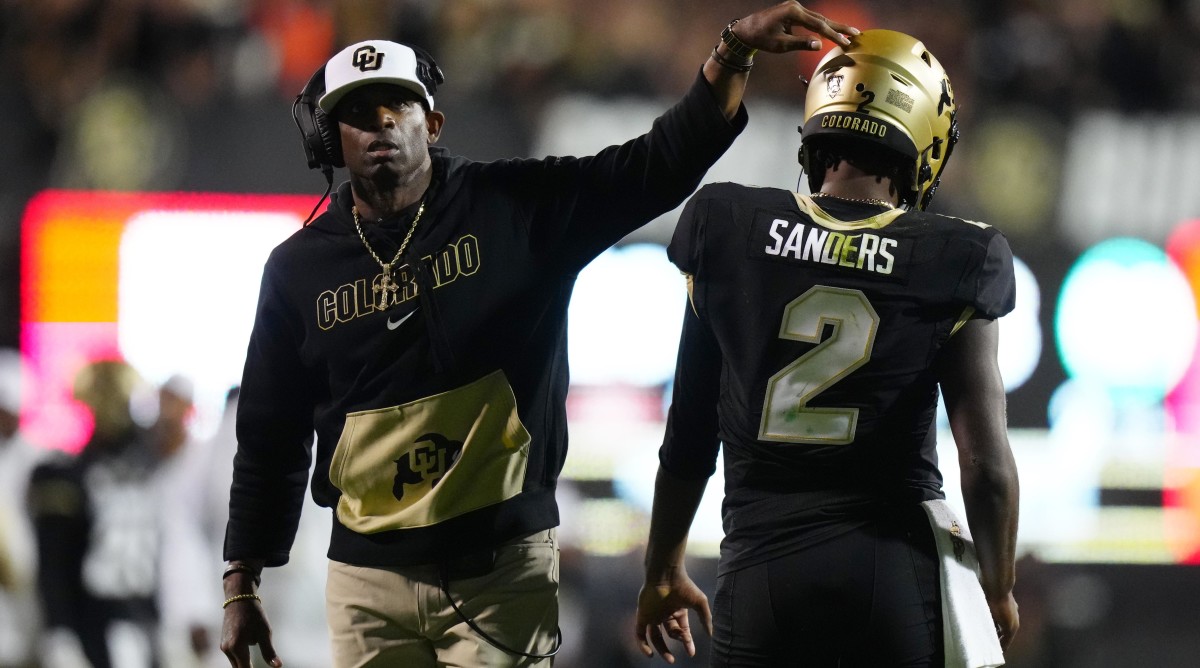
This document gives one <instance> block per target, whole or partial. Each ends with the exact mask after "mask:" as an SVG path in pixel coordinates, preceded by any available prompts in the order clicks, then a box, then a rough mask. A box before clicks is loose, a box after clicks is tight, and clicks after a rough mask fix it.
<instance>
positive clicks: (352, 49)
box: [317, 39, 433, 114]
mask: <svg viewBox="0 0 1200 668" xmlns="http://www.w3.org/2000/svg"><path fill="white" fill-rule="evenodd" d="M417 71H418V62H417V53H416V52H415V51H413V50H412V49H411V48H410V47H407V46H405V45H403V44H397V43H396V42H389V41H387V40H382V39H374V40H368V41H366V42H359V43H357V44H351V45H350V46H348V47H346V48H344V49H342V50H341V51H339V52H338V53H337V55H335V56H334V57H332V58H330V59H329V62H328V63H326V64H325V94H324V95H322V96H321V99H320V100H318V101H317V106H319V107H321V111H324V112H325V113H327V114H328V113H330V112H332V111H333V108H334V107H335V106H337V103H338V101H339V100H341V99H342V97H344V96H345V95H346V93H349V92H350V91H352V90H354V89H355V88H358V87H359V86H365V85H367V84H373V83H386V84H394V85H396V86H403V87H404V88H407V89H409V90H411V91H413V92H414V93H416V94H418V95H421V96H423V97H424V98H425V101H426V102H428V103H429V108H430V109H433V95H431V94H430V93H429V91H428V90H427V89H426V88H425V84H424V83H422V82H421V79H420V78H419V77H418V76H417Z"/></svg>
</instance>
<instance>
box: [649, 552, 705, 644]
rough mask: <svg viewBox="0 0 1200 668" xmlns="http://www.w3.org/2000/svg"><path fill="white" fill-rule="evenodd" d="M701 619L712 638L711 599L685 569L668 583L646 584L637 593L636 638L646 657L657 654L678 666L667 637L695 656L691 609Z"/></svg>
mask: <svg viewBox="0 0 1200 668" xmlns="http://www.w3.org/2000/svg"><path fill="white" fill-rule="evenodd" d="M689 608H690V609H692V610H695V611H696V613H697V614H698V615H700V622H701V623H702V624H703V626H704V630H705V631H706V632H707V633H708V634H709V635H710V636H711V635H712V612H711V611H709V608H708V597H707V596H705V595H704V592H702V591H700V588H699V587H697V586H696V583H694V582H692V580H691V578H689V577H688V576H687V573H685V572H683V570H682V569H680V570H678V571H677V574H676V575H675V576H673V577H671V578H669V579H667V580H665V581H662V582H657V583H652V582H649V581H647V582H646V584H644V585H642V590H641V592H640V593H638V606H637V621H636V623H635V624H636V628H635V629H634V635H635V636H636V637H637V641H638V647H640V648H641V650H642V653H643V654H645V655H646V656H648V657H649V656H654V652H655V650H657V651H658V653H659V654H660V655H661V656H662V658H663V660H665V661H666V662H667V663H675V655H674V654H672V653H671V650H670V649H668V648H667V641H666V639H665V638H664V637H663V631H664V630H666V634H667V636H669V637H671V638H673V639H674V640H677V641H679V642H681V643H683V648H684V651H686V652H687V655H688V656H696V642H695V639H694V638H693V637H692V629H691V625H690V624H689V622H688V609H689Z"/></svg>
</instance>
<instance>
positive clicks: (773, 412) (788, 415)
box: [758, 285, 879, 445]
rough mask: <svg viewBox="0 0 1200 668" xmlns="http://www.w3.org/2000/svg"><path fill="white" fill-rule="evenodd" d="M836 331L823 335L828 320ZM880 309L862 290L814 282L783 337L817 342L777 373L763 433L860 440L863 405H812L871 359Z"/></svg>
mask: <svg viewBox="0 0 1200 668" xmlns="http://www.w3.org/2000/svg"><path fill="white" fill-rule="evenodd" d="M826 324H830V325H833V334H832V335H831V336H830V337H829V338H827V339H825V340H824V341H822V340H821V333H822V331H823V330H824V329H825V325H826ZM878 328H879V314H877V313H876V312H875V309H874V308H873V307H872V306H871V303H870V302H869V301H867V296H866V295H864V294H863V293H862V292H861V291H860V290H850V289H846V288H834V287H829V286H824V285H816V286H813V287H812V288H810V289H809V290H808V292H805V293H804V294H802V295H800V296H799V297H797V298H795V299H793V300H792V301H791V303H789V304H788V305H787V307H785V308H784V310H783V323H782V325H781V326H780V328H779V338H781V339H790V340H792V341H806V342H808V343H815V344H817V346H816V347H815V348H813V349H811V350H809V351H808V352H806V353H804V354H803V355H801V356H800V357H798V358H796V360H795V361H793V362H792V363H791V364H789V365H787V366H786V367H784V368H783V369H781V370H780V371H779V372H778V373H776V374H775V375H773V376H771V379H770V380H769V381H767V394H766V398H765V399H764V400H763V414H762V423H761V424H760V425H759V428H758V438H759V439H760V440H763V441H782V442H787V443H813V444H821V445H845V444H847V443H850V442H852V441H853V440H854V430H855V427H856V426H857V424H858V409H857V408H834V407H820V408H815V407H811V406H809V405H808V404H809V402H810V401H812V400H813V399H814V398H815V397H816V396H817V395H819V394H820V393H822V392H824V391H825V390H826V389H828V388H829V387H830V386H831V385H833V384H834V383H836V382H838V381H839V380H841V379H842V378H845V377H846V376H847V375H849V374H850V373H851V372H852V371H854V370H855V369H857V368H859V367H860V366H862V365H863V364H866V363H867V360H869V359H871V349H872V348H874V346H875V332H876V330H877V329H878Z"/></svg>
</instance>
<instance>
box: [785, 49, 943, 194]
mask: <svg viewBox="0 0 1200 668" xmlns="http://www.w3.org/2000/svg"><path fill="white" fill-rule="evenodd" d="M957 111H958V105H956V104H955V102H954V92H953V89H952V88H951V87H950V78H949V77H948V76H947V75H946V70H945V69H943V68H942V66H941V64H940V63H938V61H937V59H936V58H934V57H933V54H932V53H930V52H929V50H928V49H926V48H925V45H924V44H922V43H921V42H920V40H917V39H915V38H913V37H910V36H908V35H906V34H904V33H900V32H896V31H894V30H866V31H863V33H862V34H860V35H857V36H851V37H850V45H849V46H845V47H835V48H833V49H832V50H830V52H829V53H828V54H826V55H825V57H824V58H822V59H821V62H820V63H819V64H818V65H817V69H816V71H815V72H814V73H813V77H812V81H811V82H810V83H809V85H808V95H807V96H806V98H805V104H804V125H803V126H802V128H801V133H802V139H801V150H800V162H801V163H802V164H803V165H804V170H805V171H806V172H808V173H809V174H810V175H811V174H813V169H811V168H810V167H811V166H810V164H809V162H810V161H811V160H810V158H811V153H812V151H811V149H810V148H807V146H806V145H807V144H808V143H809V142H810V141H811V140H812V139H813V138H814V137H820V136H823V135H837V136H843V137H852V138H857V139H860V140H866V141H869V142H874V143H876V144H879V145H882V146H886V147H887V148H889V149H892V150H894V151H897V152H899V153H900V154H902V155H904V156H906V157H907V158H910V159H911V160H912V161H913V174H912V176H913V178H912V182H911V183H912V188H911V190H910V191H909V192H901V193H900V196H901V201H902V202H903V203H904V204H905V205H906V206H909V207H910V208H911V207H916V208H918V209H922V210H923V209H925V208H926V207H927V206H929V201H930V200H931V199H932V198H933V193H934V191H935V190H937V187H938V182H939V181H940V180H941V176H942V169H943V168H944V167H945V166H946V161H947V160H949V158H950V152H951V151H952V150H953V148H954V144H955V143H956V142H957V141H958V123H957V122H956V121H955V120H954V116H955V113H956V112H957ZM822 178H823V177H822Z"/></svg>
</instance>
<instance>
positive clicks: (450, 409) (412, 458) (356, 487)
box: [329, 371, 530, 534]
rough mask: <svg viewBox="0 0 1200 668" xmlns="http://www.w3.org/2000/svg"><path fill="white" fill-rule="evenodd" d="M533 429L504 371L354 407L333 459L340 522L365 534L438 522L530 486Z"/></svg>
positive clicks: (497, 500)
mask: <svg viewBox="0 0 1200 668" xmlns="http://www.w3.org/2000/svg"><path fill="white" fill-rule="evenodd" d="M529 442H530V436H529V431H528V430H527V429H526V428H525V425H523V424H521V420H520V418H519V417H518V416H517V399H516V396H515V395H514V394H513V391H512V387H511V386H510V385H509V383H508V378H507V377H505V375H504V372H503V371H495V372H493V373H491V374H488V375H487V376H484V377H483V378H481V379H479V380H477V381H475V382H473V383H470V384H468V385H464V386H463V387H460V388H457V389H454V390H450V391H448V392H443V393H441V394H436V395H433V396H431V397H426V398H424V399H418V400H416V401H412V402H409V403H407V404H401V405H399V406H391V407H388V408H377V409H374V410H369V411H360V412H356V413H349V414H347V415H346V425H345V427H344V428H343V430H342V436H341V438H340V439H338V444H337V448H336V449H335V451H334V453H333V461H332V462H331V464H330V467H329V479H330V481H331V482H332V483H333V484H334V485H335V486H337V487H338V489H340V490H341V491H342V496H341V499H340V500H339V501H338V505H337V517H338V521H339V522H341V523H342V525H343V526H345V527H347V528H349V529H351V530H353V531H357V532H358V533H364V534H370V533H378V532H380V531H392V530H396V529H411V528H415V527H423V526H429V525H431V524H437V523H439V522H444V521H446V520H448V519H451V518H453V517H458V516H459V515H462V514H464V513H468V512H470V511H472V510H478V509H480V508H485V507H487V506H490V505H494V504H497V503H500V502H501V501H505V500H506V499H510V498H512V497H514V496H516V495H517V494H519V493H520V492H521V487H522V486H523V485H524V483H525V468H526V465H527V463H528V461H529Z"/></svg>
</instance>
